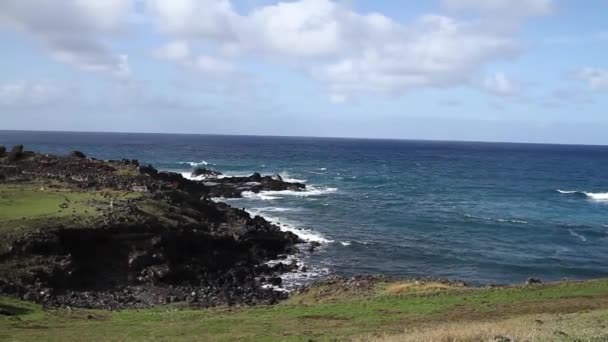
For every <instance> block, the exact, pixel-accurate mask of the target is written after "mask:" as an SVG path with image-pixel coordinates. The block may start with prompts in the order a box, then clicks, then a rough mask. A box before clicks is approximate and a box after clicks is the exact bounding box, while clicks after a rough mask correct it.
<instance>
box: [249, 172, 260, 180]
mask: <svg viewBox="0 0 608 342" xmlns="http://www.w3.org/2000/svg"><path fill="white" fill-rule="evenodd" d="M249 180H250V181H252V182H260V181H261V180H262V175H261V174H260V173H259V172H254V173H253V174H252V175H251V176H249Z"/></svg>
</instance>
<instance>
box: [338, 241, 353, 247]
mask: <svg viewBox="0 0 608 342" xmlns="http://www.w3.org/2000/svg"><path fill="white" fill-rule="evenodd" d="M340 244H341V245H342V246H350V245H351V244H352V242H350V241H340Z"/></svg>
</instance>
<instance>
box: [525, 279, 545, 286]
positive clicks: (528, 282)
mask: <svg viewBox="0 0 608 342" xmlns="http://www.w3.org/2000/svg"><path fill="white" fill-rule="evenodd" d="M542 283H543V281H542V280H540V279H538V278H528V280H526V285H532V284H542Z"/></svg>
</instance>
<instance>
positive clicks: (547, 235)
mask: <svg viewBox="0 0 608 342" xmlns="http://www.w3.org/2000/svg"><path fill="white" fill-rule="evenodd" d="M16 143H21V144H24V145H25V146H26V149H30V150H37V151H44V152H49V153H66V152H67V151H70V150H74V149H78V150H81V151H83V152H85V153H86V154H88V155H90V156H94V157H96V158H105V159H112V158H114V159H116V158H120V159H121V158H129V159H139V160H140V162H143V163H150V164H153V165H154V166H156V167H157V168H159V169H164V170H173V171H176V172H183V173H187V172H189V171H191V170H192V168H193V167H195V166H196V165H205V163H206V167H210V168H213V169H216V170H219V171H221V172H224V173H225V174H228V175H247V174H251V173H253V172H254V171H259V172H261V173H263V174H276V173H279V174H281V175H282V176H283V177H285V178H291V179H298V180H302V181H305V182H306V184H307V185H308V186H309V188H310V190H309V191H308V192H305V193H301V194H298V193H292V192H283V193H280V192H277V193H262V194H258V195H254V194H245V195H246V198H243V199H239V200H230V201H229V202H230V203H231V204H232V205H234V206H238V207H243V208H247V209H248V210H249V211H250V212H252V213H254V214H259V215H262V216H264V217H267V218H268V219H270V220H273V221H275V222H277V223H279V224H282V225H283V227H284V229H289V230H293V231H296V232H297V233H298V234H300V235H301V236H303V237H304V238H307V239H312V240H316V241H319V242H322V247H321V249H320V250H319V251H318V252H316V253H313V254H307V255H305V256H303V257H302V258H303V262H304V263H305V264H307V265H308V266H309V272H308V273H309V274H308V275H307V276H312V277H314V276H316V275H320V274H334V273H337V274H345V275H351V274H361V273H371V274H387V275H396V276H438V277H448V278H453V279H462V280H465V281H468V282H472V283H478V284H480V283H517V282H522V281H524V280H525V279H526V278H528V277H540V278H542V279H545V280H558V279H561V278H563V277H567V278H571V279H585V278H594V277H606V276H608V147H602V146H567V145H528V144H497V143H467V142H430V141H394V140H355V139H327V138H279V137H245V136H203V135H158V134H108V133H41V132H2V131H0V144H5V145H12V144H16ZM558 190H560V191H558ZM305 276H306V275H305Z"/></svg>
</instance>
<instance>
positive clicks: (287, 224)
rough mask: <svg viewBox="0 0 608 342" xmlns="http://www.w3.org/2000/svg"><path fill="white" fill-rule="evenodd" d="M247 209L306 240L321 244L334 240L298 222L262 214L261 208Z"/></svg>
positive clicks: (250, 212) (251, 213)
mask: <svg viewBox="0 0 608 342" xmlns="http://www.w3.org/2000/svg"><path fill="white" fill-rule="evenodd" d="M245 211H247V212H248V213H249V214H250V215H253V216H256V215H259V216H262V217H263V218H264V219H266V221H268V222H270V223H273V224H275V225H277V226H278V227H279V228H280V229H281V230H282V231H284V232H291V233H294V234H295V235H297V236H298V237H299V238H300V239H302V240H304V241H306V242H318V243H321V244H328V243H332V242H334V240H331V239H329V238H327V237H325V236H324V235H323V234H321V233H319V232H316V231H314V230H312V229H305V228H300V227H299V224H298V223H297V222H291V221H288V220H285V219H282V218H279V217H275V216H270V215H266V214H264V215H260V210H259V209H246V210H245Z"/></svg>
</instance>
